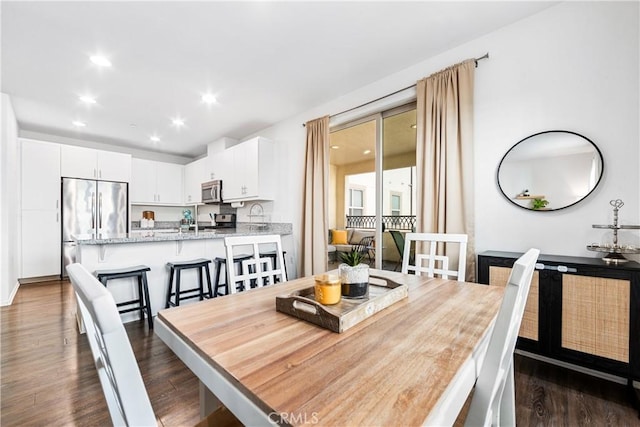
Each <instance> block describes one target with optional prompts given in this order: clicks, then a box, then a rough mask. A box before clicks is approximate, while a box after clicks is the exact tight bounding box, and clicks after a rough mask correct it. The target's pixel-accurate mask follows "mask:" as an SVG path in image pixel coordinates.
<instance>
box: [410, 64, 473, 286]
mask: <svg viewBox="0 0 640 427" xmlns="http://www.w3.org/2000/svg"><path fill="white" fill-rule="evenodd" d="M474 71H475V61H474V60H473V59H470V60H467V61H464V62H462V63H460V64H457V65H454V66H452V67H449V68H447V69H445V70H442V71H440V72H438V73H435V74H433V75H431V76H429V77H427V78H425V79H422V80H420V81H418V83H417V85H416V90H417V98H418V99H417V103H418V105H417V123H416V125H417V126H416V127H417V129H416V130H417V148H416V156H417V160H416V164H417V175H418V176H417V179H418V184H419V185H418V191H417V193H418V194H417V205H418V206H417V227H416V229H417V231H418V232H424V233H465V234H467V235H468V236H469V243H468V247H467V280H473V279H474V277H475V245H474V234H475V232H474V217H473V213H474V212H473V209H474V208H473V203H474V202H473V76H474ZM457 250H458V249H457V248H453V247H452V248H451V249H450V250H447V253H446V255H448V256H450V257H451V258H454V259H453V260H452V261H453V262H454V264H453V265H455V263H457V258H458V256H457V254H456V252H457ZM449 252H451V253H449Z"/></svg>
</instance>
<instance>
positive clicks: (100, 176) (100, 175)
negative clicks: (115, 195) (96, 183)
mask: <svg viewBox="0 0 640 427" xmlns="http://www.w3.org/2000/svg"><path fill="white" fill-rule="evenodd" d="M98 178H102V169H100V170H99V171H98Z"/></svg>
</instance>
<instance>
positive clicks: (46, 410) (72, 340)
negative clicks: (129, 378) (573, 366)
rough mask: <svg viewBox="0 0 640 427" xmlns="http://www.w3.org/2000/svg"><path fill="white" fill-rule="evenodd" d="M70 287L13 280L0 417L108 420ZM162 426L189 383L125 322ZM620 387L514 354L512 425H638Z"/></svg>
mask: <svg viewBox="0 0 640 427" xmlns="http://www.w3.org/2000/svg"><path fill="white" fill-rule="evenodd" d="M75 312H76V307H75V300H74V298H73V293H72V288H71V285H70V284H69V283H68V282H66V281H53V282H46V283H38V284H29V285H22V286H21V287H20V289H19V291H18V293H17V295H16V298H15V301H14V303H13V305H11V306H9V307H2V309H1V328H2V329H1V333H2V340H1V345H2V347H1V351H0V353H1V365H0V369H1V370H0V375H1V385H0V424H1V425H2V426H3V427H8V426H36V425H38V426H39V425H52V426H63V425H64V426H74V425H77V426H89V425H109V424H110V423H111V421H110V418H109V413H108V410H107V407H106V403H105V401H104V397H103V394H102V389H101V388H100V383H99V381H98V376H97V373H96V370H95V367H94V366H93V362H92V359H91V352H90V349H89V345H88V343H87V341H86V338H85V337H84V336H80V335H78V333H77V326H76V319H75ZM126 329H127V333H128V334H129V339H130V340H131V343H132V347H133V350H134V352H135V354H136V358H137V360H138V364H139V366H140V371H141V372H142V376H143V379H144V382H145V385H146V387H147V391H148V393H149V397H150V399H151V403H152V405H153V408H154V410H155V412H156V416H157V418H158V425H161V426H193V425H195V424H196V423H197V422H198V421H199V406H198V405H199V401H198V381H197V379H196V378H195V376H194V375H193V374H192V373H191V371H189V369H188V368H186V367H185V366H184V365H183V364H182V362H180V360H179V359H178V358H177V357H176V356H175V355H174V354H173V352H172V351H171V350H169V348H168V347H166V346H165V345H164V344H163V343H162V342H161V341H160V339H159V338H158V337H157V336H155V335H154V334H153V332H149V330H148V329H147V326H146V323H143V322H133V323H129V324H127V325H126ZM625 392H626V390H625V388H624V386H621V385H618V384H614V383H611V382H608V381H604V380H599V379H595V378H593V377H590V376H587V375H583V374H579V373H576V372H572V371H568V370H565V369H562V368H558V367H555V366H551V365H548V364H545V363H542V362H538V361H534V360H532V359H529V358H525V357H521V356H516V405H517V408H516V413H517V415H516V417H517V420H518V425H519V426H525V427H526V426H640V419H638V415H637V413H636V412H635V411H634V410H633V408H632V407H631V405H630V404H629V402H628V401H627V396H626V394H625Z"/></svg>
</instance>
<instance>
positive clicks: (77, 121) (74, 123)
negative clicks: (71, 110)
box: [71, 120, 87, 128]
mask: <svg viewBox="0 0 640 427" xmlns="http://www.w3.org/2000/svg"><path fill="white" fill-rule="evenodd" d="M71 123H72V124H73V125H74V126H75V127H79V128H83V127H85V126H86V125H87V124H86V123H85V122H81V121H80V120H74V121H72V122H71Z"/></svg>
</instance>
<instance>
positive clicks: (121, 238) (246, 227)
mask: <svg viewBox="0 0 640 427" xmlns="http://www.w3.org/2000/svg"><path fill="white" fill-rule="evenodd" d="M291 232H292V224H290V223H271V224H268V225H267V227H264V228H263V227H257V226H255V225H251V224H238V225H237V227H236V228H226V229H225V228H219V229H214V230H206V231H197V232H196V231H186V232H182V233H180V232H178V231H174V230H168V229H139V230H133V231H131V232H130V233H123V234H98V235H95V234H79V235H75V236H72V239H73V240H74V241H75V242H76V243H77V244H79V245H108V244H116V243H145V242H167V241H178V240H202V239H223V238H225V237H229V236H251V235H263V234H279V235H288V234H291Z"/></svg>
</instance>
